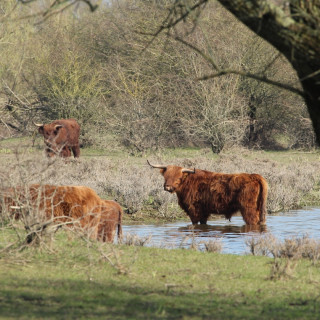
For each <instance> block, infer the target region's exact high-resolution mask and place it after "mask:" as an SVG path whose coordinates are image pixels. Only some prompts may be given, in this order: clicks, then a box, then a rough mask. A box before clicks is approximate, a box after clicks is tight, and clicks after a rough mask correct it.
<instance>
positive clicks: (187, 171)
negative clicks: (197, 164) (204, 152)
mask: <svg viewBox="0 0 320 320" xmlns="http://www.w3.org/2000/svg"><path fill="white" fill-rule="evenodd" d="M181 171H182V172H185V173H196V168H193V169H182V170H181Z"/></svg>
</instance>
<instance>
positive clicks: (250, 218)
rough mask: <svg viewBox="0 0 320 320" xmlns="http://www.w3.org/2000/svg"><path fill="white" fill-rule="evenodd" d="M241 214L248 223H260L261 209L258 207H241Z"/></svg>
mask: <svg viewBox="0 0 320 320" xmlns="http://www.w3.org/2000/svg"><path fill="white" fill-rule="evenodd" d="M241 215H242V218H243V220H244V222H245V223H246V224H247V225H251V226H253V225H257V224H259V220H260V218H259V211H258V210H257V208H253V207H246V208H243V209H241Z"/></svg>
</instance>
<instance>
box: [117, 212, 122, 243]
mask: <svg viewBox="0 0 320 320" xmlns="http://www.w3.org/2000/svg"><path fill="white" fill-rule="evenodd" d="M122 215H123V211H122V209H121V207H120V206H119V216H118V234H117V236H118V243H121V242H122Z"/></svg>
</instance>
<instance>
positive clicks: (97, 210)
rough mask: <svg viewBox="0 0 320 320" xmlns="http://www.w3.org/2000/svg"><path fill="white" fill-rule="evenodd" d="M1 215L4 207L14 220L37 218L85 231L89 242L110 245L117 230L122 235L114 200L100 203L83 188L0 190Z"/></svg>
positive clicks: (43, 187) (47, 187) (119, 211)
mask: <svg viewBox="0 0 320 320" xmlns="http://www.w3.org/2000/svg"><path fill="white" fill-rule="evenodd" d="M0 198H2V200H1V201H0V212H1V211H3V209H4V208H5V209H6V210H7V211H8V212H9V213H12V214H13V215H14V216H15V218H16V219H20V218H22V217H23V216H24V217H25V216H27V215H28V214H29V215H30V214H33V215H37V217H38V219H39V220H42V221H43V222H45V223H46V222H48V221H49V222H50V221H51V222H52V223H54V224H63V223H66V225H68V226H79V227H81V228H82V229H83V230H86V231H87V232H88V234H89V235H90V237H91V238H92V239H98V240H101V241H104V242H105V241H108V242H113V240H114V236H115V233H116V229H118V239H120V238H121V236H122V209H121V207H120V205H119V204H118V203H116V202H114V201H107V200H102V199H101V198H100V197H99V196H98V195H97V194H96V193H95V192H94V191H93V190H92V189H90V188H88V187H84V186H53V185H39V184H34V185H31V186H29V187H28V188H22V187H19V188H15V189H7V190H6V191H4V190H2V191H1V194H0Z"/></svg>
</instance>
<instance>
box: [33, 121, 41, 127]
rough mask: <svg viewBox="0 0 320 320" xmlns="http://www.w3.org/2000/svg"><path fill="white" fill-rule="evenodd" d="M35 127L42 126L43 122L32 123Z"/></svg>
mask: <svg viewBox="0 0 320 320" xmlns="http://www.w3.org/2000/svg"><path fill="white" fill-rule="evenodd" d="M33 124H34V125H35V126H36V127H42V126H43V124H41V123H35V122H34V123H33Z"/></svg>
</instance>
